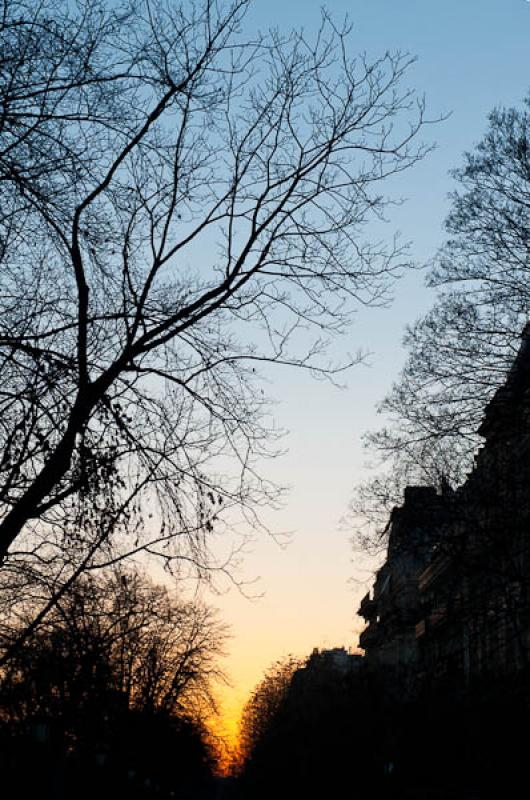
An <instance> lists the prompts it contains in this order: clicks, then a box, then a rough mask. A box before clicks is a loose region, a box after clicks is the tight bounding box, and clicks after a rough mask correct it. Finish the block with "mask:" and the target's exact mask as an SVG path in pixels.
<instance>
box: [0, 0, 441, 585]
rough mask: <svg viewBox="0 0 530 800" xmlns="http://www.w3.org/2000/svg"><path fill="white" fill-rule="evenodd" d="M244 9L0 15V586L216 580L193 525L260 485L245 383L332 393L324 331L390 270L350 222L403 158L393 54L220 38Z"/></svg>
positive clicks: (392, 254) (342, 325)
mask: <svg viewBox="0 0 530 800" xmlns="http://www.w3.org/2000/svg"><path fill="white" fill-rule="evenodd" d="M248 3H249V0H234V2H232V3H231V4H228V5H226V6H225V5H223V4H220V3H216V2H213V1H212V0H196V2H187V3H184V4H181V5H177V4H176V3H175V4H173V3H170V2H168V3H164V2H140V3H138V4H131V5H130V7H125V6H124V7H115V6H114V4H109V5H108V6H107V5H106V4H105V3H103V2H99V0H87V2H86V3H83V4H79V5H78V6H76V5H71V4H70V5H69V6H68V9H65V7H64V4H62V3H57V4H56V3H54V2H53V0H43V2H42V3H40V4H39V5H38V6H35V5H34V4H32V3H24V2H21V1H19V0H5V2H4V3H3V7H2V8H3V16H2V19H1V22H0V24H1V31H2V37H3V41H4V42H5V47H3V49H2V61H1V74H0V91H1V94H2V109H3V111H2V118H1V128H0V136H1V139H0V179H1V181H2V186H3V199H2V206H1V208H0V226H1V252H0V257H1V261H2V274H1V278H0V281H1V292H0V296H1V299H0V304H1V305H0V369H1V376H2V380H1V389H0V419H1V421H0V449H1V456H0V505H1V518H0V557H1V560H2V564H3V574H4V586H5V587H7V588H6V591H8V592H11V591H12V592H14V593H17V592H19V591H20V589H21V587H23V586H25V585H27V583H28V582H29V583H31V582H32V581H34V580H35V579H37V580H38V579H39V575H40V574H41V573H42V575H43V576H44V578H45V580H46V581H47V582H48V583H49V582H50V575H53V576H54V580H55V581H56V585H57V593H58V594H57V597H59V596H60V594H61V592H64V591H66V589H67V588H68V585H70V584H71V583H73V582H74V581H75V579H76V578H77V576H79V574H81V572H82V571H83V570H87V569H88V570H92V569H97V568H101V567H103V566H105V565H109V564H110V563H114V562H115V561H116V560H117V559H120V558H122V557H124V556H125V555H127V554H128V555H134V554H138V553H140V552H142V551H143V552H148V553H150V554H152V555H154V556H157V557H160V558H162V559H164V562H165V564H166V566H167V567H168V568H170V569H171V568H175V569H177V568H182V567H183V566H184V565H188V566H189V567H190V569H192V570H193V571H194V572H195V574H198V575H199V576H201V577H205V576H206V575H208V574H209V572H210V571H211V570H212V569H213V568H215V567H217V568H223V565H224V564H225V563H226V562H224V561H223V562H222V563H221V564H220V563H219V562H215V559H214V558H213V556H212V552H211V549H210V545H209V542H210V541H211V539H212V534H216V533H223V531H224V530H226V527H227V526H229V525H232V524H233V523H234V520H235V512H236V510H239V511H241V510H242V511H243V514H244V518H245V524H246V525H247V526H248V525H249V524H256V519H257V517H256V510H257V509H259V506H260V505H262V504H263V503H266V502H271V501H273V500H274V498H275V497H276V493H277V488H276V487H274V486H272V485H270V484H269V483H267V482H266V481H265V480H264V479H263V478H262V477H261V476H260V474H259V473H258V472H256V459H259V457H261V456H263V455H266V454H271V452H272V453H274V440H275V435H276V434H275V430H274V427H273V425H272V424H271V423H270V422H269V420H270V414H269V412H268V407H267V404H266V400H265V397H264V394H263V391H262V389H261V385H260V382H259V372H257V371H256V370H257V369H258V368H259V366H260V364H262V363H263V362H273V363H276V364H283V365H294V366H298V367H302V368H305V369H310V370H313V371H315V372H316V373H317V374H320V375H328V376H333V374H335V373H336V371H337V370H339V369H341V368H344V367H345V366H347V365H346V364H341V365H334V364H332V363H330V362H329V361H328V360H326V358H325V356H324V350H325V344H326V339H327V338H328V336H329V335H335V334H339V333H341V332H343V331H345V330H346V326H347V324H348V322H349V320H350V318H351V314H352V313H353V311H354V310H355V308H356V306H358V304H359V303H364V304H376V303H381V302H384V301H385V300H386V298H387V292H388V289H389V285H390V284H391V281H392V279H393V277H395V275H396V274H397V272H398V271H399V268H400V267H401V266H403V265H404V264H405V258H404V255H403V253H402V252H401V251H400V250H399V249H396V248H395V247H394V248H390V250H387V249H385V248H384V247H383V246H382V245H379V244H377V245H370V244H367V243H364V241H363V238H362V229H363V226H364V224H365V223H366V222H367V221H368V220H369V219H370V218H371V217H372V216H373V215H379V214H380V213H381V211H382V209H383V208H384V207H385V203H386V200H385V198H384V196H383V195H381V190H380V184H381V182H382V181H384V179H385V178H386V177H387V176H389V175H392V174H395V173H396V172H399V171H401V170H404V169H407V168H409V167H410V166H411V165H413V164H414V163H415V162H416V161H417V159H418V158H420V157H421V156H422V155H423V154H424V152H425V148H424V147H422V146H421V145H420V146H417V145H415V144H414V140H415V137H416V134H417V133H418V130H419V129H420V127H421V126H422V124H423V121H424V116H423V105H422V103H421V102H419V103H418V101H417V100H416V99H415V97H414V95H413V93H412V92H410V91H409V90H406V89H401V88H400V84H401V80H402V78H403V75H404V73H405V72H406V70H407V67H408V66H409V64H410V62H411V59H410V58H409V57H408V56H403V55H401V54H396V55H391V54H388V53H387V54H385V55H384V56H382V57H381V58H380V59H377V60H375V61H373V62H369V61H368V60H367V59H366V58H363V57H359V58H357V59H351V58H350V56H349V54H348V47H349V42H348V40H349V30H348V28H346V27H344V28H337V27H336V26H335V25H334V24H333V22H332V21H331V20H330V19H329V18H328V17H327V16H324V17H323V20H322V25H321V28H320V31H319V33H318V35H317V37H316V39H315V40H314V41H313V42H310V41H308V40H307V39H306V38H305V36H304V35H303V34H302V33H292V34H288V35H286V36H283V35H281V34H279V33H271V34H268V35H265V36H259V37H255V38H252V37H248V36H246V37H245V35H244V34H243V33H242V30H241V28H242V23H243V18H244V15H245V11H246V9H247V6H248ZM300 342H302V348H303V347H304V342H310V344H309V345H307V347H306V348H305V350H303V349H302V350H301V349H300ZM355 360H356V357H353V358H352V359H351V361H352V362H354V361H355ZM234 467H235V468H234Z"/></svg>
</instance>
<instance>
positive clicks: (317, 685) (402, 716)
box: [234, 658, 529, 800]
mask: <svg viewBox="0 0 530 800" xmlns="http://www.w3.org/2000/svg"><path fill="white" fill-rule="evenodd" d="M289 674H290V677H288V676H289ZM270 698H272V699H273V700H272V703H271V702H270ZM526 698H527V689H526V687H525V685H524V683H521V682H517V681H514V680H513V678H512V679H510V680H508V681H496V682H495V683H492V684H490V685H488V686H487V687H486V686H483V687H481V690H480V692H478V693H476V694H475V693H474V692H470V691H466V690H464V688H463V686H460V687H458V686H454V685H453V686H451V687H449V688H448V687H438V689H437V690H436V691H432V690H430V691H429V692H427V693H420V692H418V694H417V695H416V696H412V695H411V693H410V685H407V681H406V680H403V677H402V676H400V675H399V674H398V673H396V672H395V671H394V670H393V669H392V668H391V667H390V666H389V665H386V666H385V667H384V668H376V667H374V666H373V665H371V666H368V665H367V664H366V662H365V663H363V664H362V665H361V664H359V663H356V664H355V666H354V667H353V668H352V669H350V670H348V671H343V670H341V669H337V667H336V666H333V663H332V662H329V661H327V660H326V659H325V658H324V659H321V660H318V659H317V660H315V659H311V658H310V659H307V660H306V661H301V662H299V664H298V667H295V664H294V662H293V661H292V659H287V660H286V661H283V662H278V663H277V664H276V665H273V667H271V669H270V670H269V671H268V672H267V674H266V675H265V676H264V678H263V680H262V682H261V683H260V684H259V685H258V686H257V687H256V690H255V692H254V693H253V695H252V696H251V698H250V699H249V701H248V704H247V706H246V707H245V709H244V712H243V716H242V729H241V733H242V742H243V759H242V763H241V764H240V765H239V770H238V776H239V777H238V780H237V782H236V784H235V786H234V796H235V797H241V798H247V797H252V798H256V800H260V798H268V797H270V796H271V795H272V794H279V795H284V796H304V797H308V798H319V797H322V796H333V795H334V794H335V793H337V794H339V793H340V792H342V793H344V791H345V790H346V791H348V793H349V795H350V796H351V797H353V798H355V797H359V798H361V797H366V796H367V795H373V796H377V797H381V798H389V800H391V799H392V800H397V799H399V800H415V799H416V798H422V799H425V800H436V799H439V798H456V799H458V800H465V799H466V798H469V797H477V798H481V800H490V798H491V800H493V798H495V797H498V796H499V795H502V794H506V793H508V795H509V794H512V793H513V794H516V792H517V791H518V788H517V787H518V786H520V785H521V782H524V771H525V757H524V748H525V744H524V737H522V736H521V733H520V732H521V730H524V729H525V727H526V726H527V725H528V720H529V712H528V707H527V704H526Z"/></svg>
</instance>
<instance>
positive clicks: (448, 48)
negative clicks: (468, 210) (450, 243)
mask: <svg viewBox="0 0 530 800" xmlns="http://www.w3.org/2000/svg"><path fill="white" fill-rule="evenodd" d="M320 7H321V2H320V1H319V0H254V5H253V8H252V9H251V11H250V13H249V15H248V17H247V20H246V26H247V28H248V31H249V32H250V31H252V30H256V29H258V28H259V29H261V30H264V29H266V28H270V27H278V28H280V29H281V30H282V31H286V30H288V29H290V28H292V27H300V26H303V27H304V28H305V30H306V31H307V33H308V35H310V34H311V32H312V31H314V30H315V29H316V27H317V25H318V22H319V18H320ZM326 7H327V9H328V10H329V11H330V12H331V13H332V14H333V15H334V16H335V17H337V18H338V19H342V18H343V16H344V15H345V14H348V15H349V17H350V19H351V22H352V23H353V26H354V27H353V35H352V39H351V46H352V54H354V52H355V51H356V52H364V51H365V52H367V53H368V55H369V56H370V55H373V56H376V55H378V54H382V53H384V51H385V50H401V51H408V52H410V53H411V54H413V55H415V56H417V58H418V61H417V63H416V64H415V65H414V67H413V68H412V69H411V70H410V72H409V74H408V77H407V80H406V82H405V84H406V85H410V86H411V87H413V88H415V89H417V90H418V91H419V92H420V93H423V92H424V93H425V96H426V100H427V106H428V110H429V111H430V112H431V114H432V115H433V116H436V115H445V114H450V116H449V117H448V118H447V119H446V120H445V121H444V122H441V123H439V124H437V125H436V126H433V127H430V128H428V129H427V130H426V132H425V134H424V139H425V140H427V141H436V143H437V149H436V151H435V152H433V153H431V154H430V155H429V156H428V157H427V158H426V160H425V161H424V162H423V163H421V164H419V165H418V166H417V167H416V168H415V169H414V170H412V171H410V172H407V173H406V174H405V175H404V176H403V177H402V179H400V180H399V181H395V182H394V184H393V185H392V187H391V188H392V190H393V192H394V193H395V194H396V195H401V196H404V197H406V198H407V202H406V203H405V204H403V205H402V206H400V207H399V208H397V209H395V210H394V211H393V212H392V214H391V215H390V217H391V218H390V220H389V223H388V226H387V228H388V238H389V239H390V237H391V236H392V234H393V233H394V232H395V231H396V230H400V231H401V232H402V237H403V240H405V241H410V242H411V252H412V255H413V257H414V259H415V260H416V261H417V262H418V263H424V262H426V261H427V260H428V259H429V258H430V257H432V256H433V254H434V253H435V252H436V249H437V247H438V246H439V245H440V243H441V241H442V238H443V220H444V217H445V214H446V212H447V210H448V199H447V195H448V192H449V191H450V190H451V188H452V181H451V178H450V177H449V175H448V171H449V170H450V169H451V168H453V167H456V166H458V165H459V164H460V163H461V155H462V153H463V151H465V150H470V149H472V148H473V146H474V144H475V143H476V142H477V141H478V140H479V139H480V138H481V136H482V135H483V133H484V132H485V130H486V126H487V114H488V112H489V111H490V110H491V109H492V108H493V107H494V106H496V105H506V106H512V105H520V104H521V101H522V99H523V98H524V97H525V95H527V93H528V91H529V90H530V2H527V0H440V2H436V1H435V0H349V1H348V0H330V2H328V3H327V6H326ZM367 234H369V231H367ZM423 280H424V274H423V273H422V272H421V271H419V272H413V273H411V274H409V275H408V276H407V277H406V278H404V279H403V280H402V281H401V282H400V283H399V284H398V285H397V287H396V299H395V302H394V304H393V306H392V308H390V309H387V310H384V309H381V310H370V309H368V310H363V311H360V312H359V314H358V317H357V320H356V323H355V325H354V326H353V327H352V328H351V330H350V332H349V334H348V336H347V337H346V338H345V339H343V340H342V341H341V342H339V343H338V344H337V348H336V354H340V353H341V352H343V353H346V352H352V351H356V350H357V349H358V348H363V349H365V350H367V351H370V353H371V355H370V357H369V359H368V362H367V365H363V366H358V367H355V368H354V369H352V371H351V372H350V374H349V375H348V377H347V379H346V380H347V384H348V385H347V388H346V389H345V390H343V391H340V390H337V389H334V388H333V387H332V386H330V385H329V384H326V383H322V382H316V381H314V380H312V379H311V378H310V377H309V376H308V375H307V374H300V373H296V372H292V371H288V370H285V368H277V369H276V370H271V371H270V372H268V373H267V377H268V378H269V381H270V384H269V392H270V395H271V397H272V398H273V399H275V400H276V401H277V405H276V408H275V417H276V420H277V423H278V425H279V427H282V428H286V429H287V430H288V431H289V433H288V435H287V436H286V438H285V439H284V442H283V445H284V446H285V448H286V449H287V450H288V452H287V453H286V454H285V455H284V456H282V457H281V458H280V459H278V460H276V461H274V462H273V463H271V464H269V465H268V466H267V470H266V471H267V472H268V474H269V475H270V477H272V478H273V479H274V480H275V481H277V482H279V483H282V484H288V485H289V486H290V487H291V491H290V494H289V496H288V498H287V500H286V502H285V505H284V508H283V509H282V510H281V511H278V512H274V513H273V512H270V513H267V514H266V515H265V520H266V522H267V523H268V525H269V526H270V527H271V528H272V529H274V530H277V531H290V532H292V541H291V543H290V544H289V546H288V547H286V548H283V549H282V548H281V547H280V546H278V544H276V543H275V542H274V541H273V540H272V539H267V538H266V537H262V538H260V539H258V540H257V541H256V542H255V543H254V545H253V547H252V549H251V551H250V552H249V553H248V554H247V555H246V557H245V560H244V564H243V566H242V568H241V570H240V573H239V577H240V578H241V579H252V578H256V577H259V578H260V579H259V581H258V582H257V583H256V584H254V585H253V586H252V587H251V588H250V591H251V592H253V593H254V594H256V595H257V594H260V593H263V597H261V599H256V600H253V601H251V600H247V599H245V598H244V597H243V596H242V595H240V594H239V593H238V592H237V591H236V590H235V589H232V590H230V591H227V593H225V594H223V595H222V596H221V597H218V598H214V602H215V604H216V605H217V606H218V607H219V608H220V611H221V613H222V616H223V617H224V619H225V621H226V622H227V623H228V624H229V625H230V626H231V629H232V639H231V641H230V642H229V645H228V648H229V655H228V657H227V658H226V660H225V662H224V667H225V669H226V671H227V673H228V675H229V677H230V680H231V687H228V688H226V689H225V690H223V691H222V705H223V721H224V726H225V728H226V730H227V731H228V733H229V735H233V734H234V733H235V730H236V727H237V721H238V718H239V714H240V710H241V707H242V704H243V703H244V701H245V700H246V699H247V698H248V695H249V692H250V691H251V690H252V688H253V687H254V686H255V684H256V683H257V682H258V681H259V680H260V678H261V677H262V675H263V673H264V671H265V669H266V668H267V667H268V666H269V665H270V664H271V663H272V662H273V661H275V660H277V659H279V658H282V657H284V656H286V655H287V654H291V653H292V654H295V655H300V656H303V655H307V654H309V653H310V652H311V650H312V649H313V648H314V647H333V646H340V645H343V646H345V647H355V645H356V644H357V638H358V633H359V631H360V629H361V627H362V626H361V624H360V620H358V619H357V618H356V616H355V611H356V609H357V607H358V601H359V599H360V597H361V595H362V594H363V593H364V592H365V591H366V584H367V583H369V580H370V570H369V565H367V564H360V563H359V562H355V560H354V559H353V554H352V552H351V547H350V545H349V534H348V532H347V531H346V530H344V529H343V528H341V526H340V524H339V523H340V518H341V516H342V515H343V514H344V513H345V512H346V509H347V506H348V501H349V498H350V495H351V492H352V487H353V485H354V484H355V483H356V482H357V481H358V480H359V479H361V478H362V477H363V475H364V476H366V474H367V464H366V460H367V455H366V453H364V452H363V448H362V442H361V436H362V433H363V432H364V431H366V430H367V429H370V428H373V427H375V426H376V425H377V424H378V422H379V421H378V419H377V417H376V411H375V409H376V404H377V402H378V401H379V400H381V399H382V397H383V395H384V394H385V392H386V391H387V389H388V388H389V387H390V385H391V383H392V381H393V380H394V379H395V378H396V377H397V375H398V373H399V370H400V367H401V365H402V363H403V359H404V352H403V350H402V348H401V338H402V335H403V330H404V326H405V325H406V324H407V323H410V322H412V321H413V320H414V319H415V318H416V317H417V316H418V315H419V314H421V313H422V312H424V311H425V310H427V308H429V306H430V305H431V304H432V299H433V298H432V295H431V294H430V293H429V292H428V291H427V290H426V289H425V288H424V287H423ZM352 578H353V579H354V580H353V581H352Z"/></svg>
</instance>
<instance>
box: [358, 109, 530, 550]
mask: <svg viewBox="0 0 530 800" xmlns="http://www.w3.org/2000/svg"><path fill="white" fill-rule="evenodd" d="M453 177H454V178H455V179H456V181H457V183H458V187H459V188H458V189H457V191H455V192H454V193H453V196H452V209H451V212H450V214H449V216H448V219H447V221H446V229H447V232H448V239H447V241H446V244H445V245H444V247H443V248H442V249H441V251H440V253H439V254H438V256H437V257H436V259H435V261H434V264H433V265H432V267H431V269H430V272H429V275H428V278H427V282H428V285H430V286H431V287H434V288H436V289H437V290H438V297H437V299H436V301H435V304H434V306H433V308H432V309H431V311H430V312H429V313H428V314H426V315H425V316H424V317H423V318H421V319H419V320H418V321H417V322H416V323H414V324H413V325H412V326H411V327H410V328H409V329H408V330H407V333H406V335H405V340H404V344H405V347H406V348H407V351H408V356H407V361H406V363H405V367H404V369H403V372H402V374H401V375H400V377H399V378H398V380H397V382H396V383H395V385H394V386H393V387H392V389H391V390H390V392H389V393H388V395H387V396H386V398H385V399H384V400H383V402H382V403H381V405H380V411H381V413H382V414H384V415H385V416H386V417H387V419H388V420H389V422H388V424H387V425H385V426H384V427H382V428H381V429H379V430H377V431H375V432H374V433H371V434H369V435H368V437H367V444H368V447H369V449H370V450H371V451H372V453H374V454H377V456H381V459H382V461H384V462H385V463H386V465H387V466H386V468H385V470H384V471H383V472H380V473H379V474H378V475H377V476H376V477H375V479H373V480H369V481H367V483H366V484H365V485H364V486H361V487H359V489H358V490H357V492H356V496H355V499H354V502H353V506H352V508H353V511H354V513H356V514H358V515H359V517H364V518H365V519H366V520H371V521H372V522H373V521H375V522H376V527H377V528H379V531H380V530H381V522H382V519H384V518H385V517H387V514H388V510H389V509H390V508H391V507H392V506H393V505H397V504H399V503H400V502H401V497H402V492H403V488H404V486H405V485H406V484H407V483H428V484H434V485H439V484H440V482H444V481H447V482H449V484H451V485H453V486H456V485H458V484H460V483H461V482H462V481H463V480H464V478H465V476H466V474H467V473H468V472H469V470H470V469H471V467H472V465H473V457H474V454H475V452H476V450H477V447H478V446H479V444H480V436H479V435H478V429H479V426H480V423H481V420H482V416H483V412H484V408H485V406H486V404H487V402H488V401H489V400H490V398H491V397H492V395H493V394H494V392H495V391H496V390H497V389H498V388H499V387H500V386H501V385H502V384H503V383H504V381H505V379H506V376H507V374H508V371H509V370H510V368H511V366H512V364H513V362H514V359H515V357H516V354H517V351H518V349H519V345H520V335H521V331H522V330H523V328H524V327H525V325H526V324H527V323H528V321H529V319H530V291H529V285H530V284H529V280H528V278H529V275H530V107H529V101H528V100H527V101H526V102H525V104H524V105H523V107H522V108H509V109H504V108H499V109H495V110H494V111H493V112H492V113H491V114H490V117H489V129H488V131H487V133H486V135H485V136H484V138H483V139H482V141H481V142H479V144H478V145H477V147H476V148H475V150H474V151H472V152H469V153H466V154H465V157H464V164H463V166H462V167H460V168H459V169H457V170H455V171H454V173H453ZM370 527H371V530H372V532H373V526H370V525H369V526H368V528H369V529H370ZM365 530H367V529H365ZM368 538H369V539H370V538H371V534H370V533H368ZM363 541H364V542H366V537H363ZM380 541H381V540H380ZM372 543H374V541H373V540H372ZM383 544H384V543H383Z"/></svg>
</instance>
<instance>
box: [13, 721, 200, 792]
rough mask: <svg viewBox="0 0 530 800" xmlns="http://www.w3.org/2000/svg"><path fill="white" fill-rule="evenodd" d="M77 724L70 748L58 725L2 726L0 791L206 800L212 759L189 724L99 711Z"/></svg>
mask: <svg viewBox="0 0 530 800" xmlns="http://www.w3.org/2000/svg"><path fill="white" fill-rule="evenodd" d="M82 724H83V727H84V734H85V736H84V738H83V740H81V741H80V742H79V746H78V747H76V748H75V749H73V750H69V748H68V747H67V744H66V742H65V739H64V735H63V730H62V727H61V721H60V719H56V720H53V721H51V720H46V721H40V722H39V721H36V720H35V721H31V722H28V723H27V724H26V725H24V726H20V727H19V728H16V729H13V728H12V727H10V728H8V727H7V726H2V728H1V729H0V758H1V759H2V775H3V785H4V787H7V786H9V787H10V795H11V796H13V797H14V796H16V797H19V798H37V797H38V798H43V799H45V800H61V799H62V798H76V800H89V798H90V800H93V798H98V799H99V800H107V798H121V797H125V796H126V797H128V798H131V800H136V799H138V800H139V799H140V798H141V799H142V800H144V798H145V800H147V798H151V797H156V798H169V797H179V798H183V800H188V798H189V799H190V800H191V798H194V800H199V799H200V798H207V797H211V796H212V795H211V792H212V771H211V766H212V765H211V760H210V758H209V755H208V751H207V748H206V746H205V743H204V740H203V737H202V735H201V731H200V729H198V727H197V726H196V725H194V724H193V723H192V722H190V721H188V720H185V719H180V720H179V719H174V718H170V717H169V716H165V715H163V714H161V713H143V712H136V711H126V712H124V713H123V714H115V715H111V714H108V713H105V709H100V713H99V714H94V715H93V717H92V718H91V719H87V718H85V719H83V720H82ZM6 796H8V795H7V794H6Z"/></svg>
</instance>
